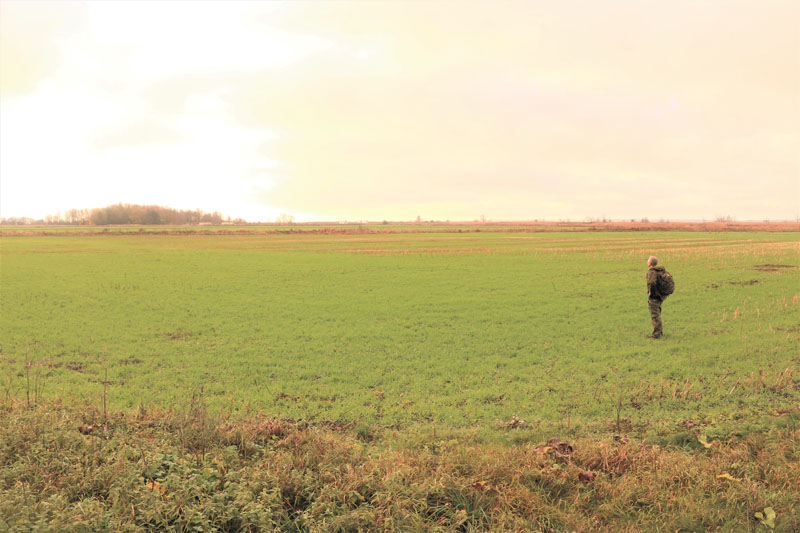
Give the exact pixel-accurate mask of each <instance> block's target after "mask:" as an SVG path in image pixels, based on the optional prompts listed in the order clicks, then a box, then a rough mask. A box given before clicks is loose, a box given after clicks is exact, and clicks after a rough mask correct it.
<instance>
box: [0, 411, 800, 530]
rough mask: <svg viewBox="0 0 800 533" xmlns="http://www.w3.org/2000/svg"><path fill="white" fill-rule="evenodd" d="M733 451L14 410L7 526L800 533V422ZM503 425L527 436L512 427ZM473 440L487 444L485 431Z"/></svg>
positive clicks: (4, 457) (738, 440)
mask: <svg viewBox="0 0 800 533" xmlns="http://www.w3.org/2000/svg"><path fill="white" fill-rule="evenodd" d="M784 421H785V423H783V424H782V425H778V426H775V427H774V428H773V429H771V430H769V431H766V432H763V433H753V434H749V435H745V436H741V437H732V438H730V439H729V440H727V441H725V442H720V441H714V440H710V439H705V438H703V437H702V436H701V437H700V438H699V439H697V440H696V441H693V442H692V443H691V445H682V446H679V445H655V444H648V443H646V442H643V441H638V440H634V439H628V438H626V437H624V436H619V435H617V436H614V435H612V434H607V435H596V436H593V437H588V436H587V437H583V438H575V439H571V440H569V442H566V441H562V440H559V439H558V438H553V439H550V440H549V441H548V442H540V443H526V444H520V445H515V446H509V445H503V444H497V443H486V442H479V441H478V440H477V439H476V438H470V437H469V436H464V434H461V435H460V436H459V435H458V434H457V433H445V434H444V435H443V434H442V433H441V430H440V431H439V433H438V434H437V433H436V432H435V431H434V432H429V431H423V430H413V429H412V430H409V431H406V432H402V433H401V432H398V431H393V430H391V429H385V428H370V427H366V426H357V425H354V424H339V425H336V424H328V425H325V426H315V427H312V426H308V425H306V424H303V423H300V422H295V421H285V420H276V419H272V418H262V417H251V418H249V419H241V420H234V419H231V418H225V417H224V416H223V417H217V416H214V415H211V414H209V413H207V412H206V411H205V409H204V408H203V406H202V405H201V404H199V403H196V402H192V403H190V404H189V405H188V406H187V407H186V408H185V409H183V410H182V411H181V412H171V413H163V412H159V413H145V412H141V411H139V412H135V413H123V412H116V413H109V414H108V415H104V414H103V413H101V412H99V411H97V410H96V409H94V408H91V407H75V406H66V405H63V404H59V403H53V404H50V405H40V406H38V407H32V408H29V407H27V406H25V405H23V404H22V403H21V402H14V401H13V400H12V401H10V402H7V403H6V405H5V406H4V407H3V408H2V411H0V530H6V529H8V530H15V531H16V530H39V531H88V530H91V531H103V530H113V531H136V530H164V529H169V530H177V531H326V532H327V531H387V530H388V531H397V530H400V531H409V530H411V531H531V530H532V531H656V530H658V531H676V530H678V531H758V530H762V531H769V530H774V531H799V530H800V503H799V501H800V500H798V497H797V496H798V494H800V462H798V459H799V458H800V457H799V456H800V454H798V450H799V448H798V444H800V429H798V424H797V415H796V413H791V414H789V415H788V416H787V417H785V418H784ZM504 431H509V432H513V431H518V430H517V429H513V428H512V427H508V428H506V429H504ZM473 437H474V436H473Z"/></svg>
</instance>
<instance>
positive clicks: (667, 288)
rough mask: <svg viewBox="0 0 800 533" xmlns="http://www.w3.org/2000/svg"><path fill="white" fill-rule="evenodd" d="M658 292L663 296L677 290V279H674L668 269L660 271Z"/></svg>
mask: <svg viewBox="0 0 800 533" xmlns="http://www.w3.org/2000/svg"><path fill="white" fill-rule="evenodd" d="M658 292H660V293H661V296H669V295H670V294H672V293H673V292H675V280H674V279H672V274H670V273H669V272H667V271H666V270H664V271H662V272H659V273H658Z"/></svg>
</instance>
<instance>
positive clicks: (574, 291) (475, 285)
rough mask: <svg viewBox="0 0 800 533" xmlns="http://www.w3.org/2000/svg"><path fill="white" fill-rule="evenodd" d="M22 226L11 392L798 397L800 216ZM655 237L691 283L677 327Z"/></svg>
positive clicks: (677, 407)
mask: <svg viewBox="0 0 800 533" xmlns="http://www.w3.org/2000/svg"><path fill="white" fill-rule="evenodd" d="M10 235H11V234H10V233H7V234H6V236H5V237H3V238H2V329H0V338H1V339H2V340H0V343H1V344H0V349H1V350H2V352H1V355H0V369H2V373H3V386H4V388H5V392H6V395H10V396H22V397H25V396H31V395H33V394H36V395H38V396H41V397H43V398H48V397H49V398H56V397H57V398H61V399H65V400H68V401H77V402H82V403H91V404H93V405H102V401H103V396H104V395H105V396H106V401H107V403H108V406H109V408H110V407H114V408H121V409H133V408H144V409H152V408H161V409H169V408H171V407H176V406H178V405H180V404H182V403H185V402H186V399H187V398H189V397H192V396H198V395H201V396H202V397H203V399H204V401H205V402H207V404H208V405H209V406H210V407H212V408H214V409H217V410H220V411H226V412H247V413H252V412H261V413H266V414H269V415H271V416H275V417H281V418H285V419H293V420H304V421H308V422H311V423H313V422H348V421H358V422H360V423H364V424H373V425H379V426H385V427H407V426H414V425H419V424H422V425H430V424H434V425H439V426H446V427H453V428H467V427H480V428H496V427H498V425H502V423H503V421H509V420H511V419H512V417H513V416H514V415H517V416H518V417H519V418H521V419H523V420H525V421H527V422H528V424H530V425H531V426H533V427H541V428H547V429H548V430H549V429H550V428H553V427H556V428H561V430H562V431H568V432H575V431H577V432H580V431H581V430H582V429H590V428H593V427H597V426H603V425H606V426H607V425H608V424H610V423H613V424H615V425H616V426H617V427H616V429H618V430H619V429H622V428H621V427H620V425H623V426H626V427H627V430H628V431H633V432H638V433H641V434H648V433H652V432H656V433H665V432H667V433H668V432H669V431H671V429H670V428H674V427H675V425H676V424H678V423H681V422H683V421H687V420H694V421H705V423H708V422H709V421H724V420H729V419H739V420H741V421H742V422H743V423H751V422H752V423H753V424H756V426H758V425H759V424H761V425H763V424H769V423H770V422H769V420H770V418H769V416H770V415H773V416H774V414H775V413H776V412H777V413H781V412H783V411H784V410H791V409H795V408H796V407H797V405H798V402H799V401H800V391H799V390H798V387H799V386H800V385H799V383H800V374H799V373H798V364H800V342H798V341H799V339H800V329H798V323H800V269H799V268H798V267H799V266H800V242H799V241H798V234H797V233H796V232H794V233H793V232H725V233H712V232H681V231H664V232H646V231H645V232H541V233H521V232H502V231H492V232H485V231H484V232H480V231H479V232H475V231H469V232H462V233H459V232H457V231H448V232H425V231H424V230H423V231H415V232H396V233H380V232H377V233H370V232H358V231H356V230H352V231H348V232H344V233H341V234H325V233H316V232H286V233H280V232H273V233H270V234H257V233H242V234H195V233H192V232H189V233H188V234H181V235H175V234H166V235H158V234H150V233H147V232H144V233H133V234H114V235H86V236H84V235H70V236H57V235H47V236H10ZM651 254H654V255H657V256H658V257H659V259H660V261H661V264H664V265H665V266H666V267H667V269H668V270H669V271H670V272H671V273H672V274H673V276H674V278H675V279H676V283H677V289H676V292H675V294H674V295H673V296H671V297H670V298H669V299H668V300H667V301H666V302H665V304H664V307H663V320H664V324H665V337H664V338H663V339H660V340H658V341H653V340H651V339H648V338H646V335H647V334H648V333H649V332H650V321H649V314H648V310H647V305H646V288H645V282H644V276H645V272H646V265H645V263H646V260H647V257H648V256H649V255H651ZM764 417H766V418H764ZM775 419H776V420H777V418H775Z"/></svg>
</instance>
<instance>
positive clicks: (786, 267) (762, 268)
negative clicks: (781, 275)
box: [753, 264, 798, 272]
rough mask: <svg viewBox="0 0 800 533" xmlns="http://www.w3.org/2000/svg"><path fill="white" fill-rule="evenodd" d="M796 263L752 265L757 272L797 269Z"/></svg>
mask: <svg viewBox="0 0 800 533" xmlns="http://www.w3.org/2000/svg"><path fill="white" fill-rule="evenodd" d="M797 268H798V267H797V265H771V264H767V265H756V266H754V267H753V269H754V270H758V271H759V272H779V271H781V270H797Z"/></svg>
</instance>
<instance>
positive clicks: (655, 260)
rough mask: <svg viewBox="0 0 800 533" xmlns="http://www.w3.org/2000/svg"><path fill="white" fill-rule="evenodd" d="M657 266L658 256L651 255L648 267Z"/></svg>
mask: <svg viewBox="0 0 800 533" xmlns="http://www.w3.org/2000/svg"><path fill="white" fill-rule="evenodd" d="M657 264H658V258H656V256H654V255H651V256H650V257H648V258H647V266H649V267H654V266H656V265H657Z"/></svg>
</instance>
